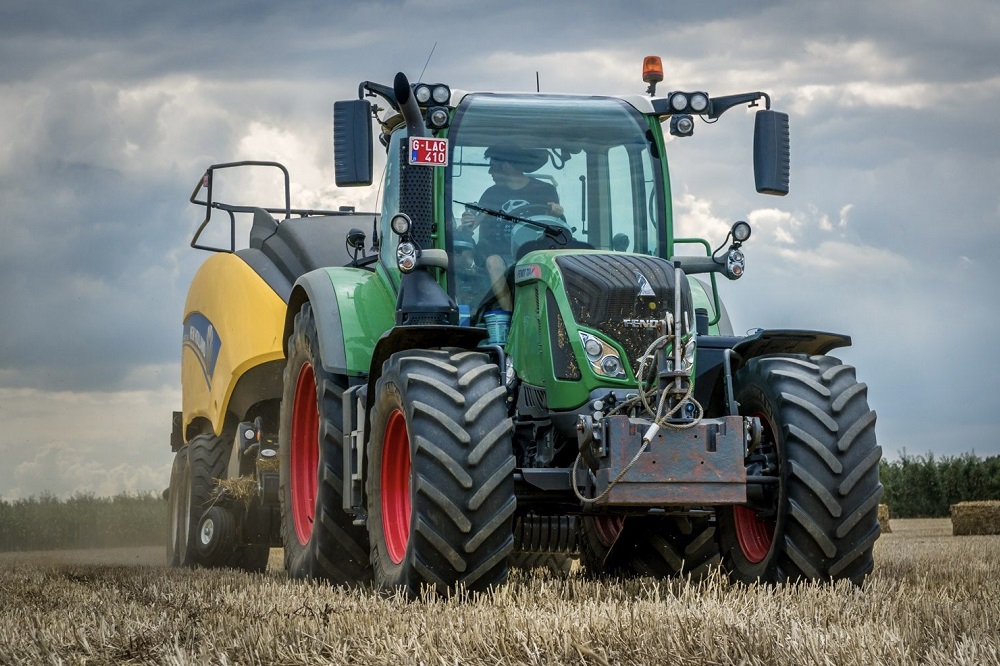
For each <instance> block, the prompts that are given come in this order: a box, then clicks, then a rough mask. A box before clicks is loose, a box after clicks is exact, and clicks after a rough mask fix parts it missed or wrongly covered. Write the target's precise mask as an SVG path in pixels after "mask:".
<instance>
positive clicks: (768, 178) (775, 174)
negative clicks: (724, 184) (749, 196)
mask: <svg viewBox="0 0 1000 666" xmlns="http://www.w3.org/2000/svg"><path fill="white" fill-rule="evenodd" d="M789 152H790V151H789V138H788V114H787V113H780V112H778V111H771V110H770V109H768V110H761V111H758V112H757V116H756V118H755V120H754V127H753V175H754V180H755V181H756V185H757V191H758V192H760V193H761V194H776V195H778V196H784V195H786V194H788V174H789V169H790V166H789Z"/></svg>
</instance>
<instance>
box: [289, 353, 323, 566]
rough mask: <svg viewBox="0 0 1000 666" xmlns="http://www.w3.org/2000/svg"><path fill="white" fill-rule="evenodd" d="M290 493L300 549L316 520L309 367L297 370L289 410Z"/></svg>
mask: <svg viewBox="0 0 1000 666" xmlns="http://www.w3.org/2000/svg"><path fill="white" fill-rule="evenodd" d="M291 445H292V450H291V464H290V467H291V470H290V479H291V484H292V488H291V493H292V522H293V523H294V524H295V535H296V536H297V537H298V539H299V543H300V544H302V545H303V546H304V545H306V544H307V543H309V538H310V537H311V536H312V529H313V523H314V522H315V521H316V487H317V482H318V479H319V412H318V410H317V407H316V376H315V375H314V374H313V368H312V365H310V364H309V363H306V364H304V365H303V366H302V368H301V369H300V370H299V378H298V381H297V382H296V384H295V404H294V406H293V408H292V443H291Z"/></svg>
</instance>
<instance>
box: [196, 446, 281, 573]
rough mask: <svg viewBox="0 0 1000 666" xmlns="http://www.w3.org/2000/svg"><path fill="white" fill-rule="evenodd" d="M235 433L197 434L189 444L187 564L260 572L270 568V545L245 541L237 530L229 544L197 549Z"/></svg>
mask: <svg viewBox="0 0 1000 666" xmlns="http://www.w3.org/2000/svg"><path fill="white" fill-rule="evenodd" d="M232 441H233V437H232V433H230V432H224V433H223V434H222V435H221V436H216V435H210V434H207V435H198V436H197V437H195V438H193V439H192V440H191V441H190V442H189V443H188V446H187V454H188V474H189V479H190V486H189V487H190V493H189V497H190V504H189V507H190V512H189V515H190V523H189V529H188V537H187V543H188V545H187V553H188V555H189V558H188V561H187V562H185V564H186V565H187V566H201V567H207V568H216V567H230V568H233V569H242V570H244V571H252V572H260V571H263V570H264V569H266V568H267V559H268V556H269V555H270V548H269V547H268V546H267V545H266V544H264V545H261V544H244V543H241V542H240V539H239V534H238V533H237V532H236V530H234V531H233V532H232V536H233V538H232V539H231V542H230V543H229V544H221V545H220V546H218V547H217V548H214V549H212V551H211V553H205V552H201V551H199V549H198V539H199V535H198V530H199V528H200V527H201V519H202V517H203V516H204V515H205V512H206V511H207V510H208V509H209V508H210V507H212V506H213V504H214V503H215V501H216V499H217V494H216V488H217V486H218V482H219V481H220V480H224V479H225V478H226V477H227V476H228V474H229V456H230V451H231V449H232Z"/></svg>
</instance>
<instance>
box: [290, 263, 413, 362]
mask: <svg viewBox="0 0 1000 666" xmlns="http://www.w3.org/2000/svg"><path fill="white" fill-rule="evenodd" d="M387 285H388V281H387V280H386V279H385V278H384V277H383V276H382V275H381V274H380V273H379V272H374V271H370V270H365V269H361V268H352V267H347V268H339V267H338V268H320V269H317V270H314V271H311V272H309V273H306V274H305V275H303V276H302V277H300V278H299V279H298V280H296V281H295V285H294V286H293V287H292V293H291V296H290V297H289V299H288V309H287V312H286V314H285V319H284V328H283V335H282V347H281V349H282V351H283V352H287V351H288V350H287V345H288V336H289V335H291V333H292V329H293V328H294V326H295V315H296V314H297V313H298V312H299V310H300V309H301V308H302V304H303V303H305V302H306V301H308V302H309V303H311V304H312V307H313V312H314V313H315V316H316V328H317V330H318V333H319V348H320V358H322V359H323V368H324V369H325V370H327V371H328V372H332V373H335V374H340V375H352V376H364V375H367V374H368V370H369V368H370V367H371V361H372V353H373V352H374V350H375V345H376V343H377V342H378V340H379V338H380V337H381V336H382V334H383V333H384V332H385V331H387V330H389V329H390V328H392V327H393V325H394V324H395V316H396V315H395V313H396V297H395V295H394V294H393V293H392V292H391V291H390V289H389V288H388V286H387Z"/></svg>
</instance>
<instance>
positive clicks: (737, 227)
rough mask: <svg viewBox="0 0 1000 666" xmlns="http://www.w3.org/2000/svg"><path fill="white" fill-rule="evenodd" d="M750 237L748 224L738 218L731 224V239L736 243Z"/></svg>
mask: <svg viewBox="0 0 1000 666" xmlns="http://www.w3.org/2000/svg"><path fill="white" fill-rule="evenodd" d="M748 238H750V224H749V223H747V222H744V221H743V220H740V221H739V222H737V223H736V224H734V225H733V239H734V240H735V241H736V242H738V243H743V242H745V241H746V239H748Z"/></svg>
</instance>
